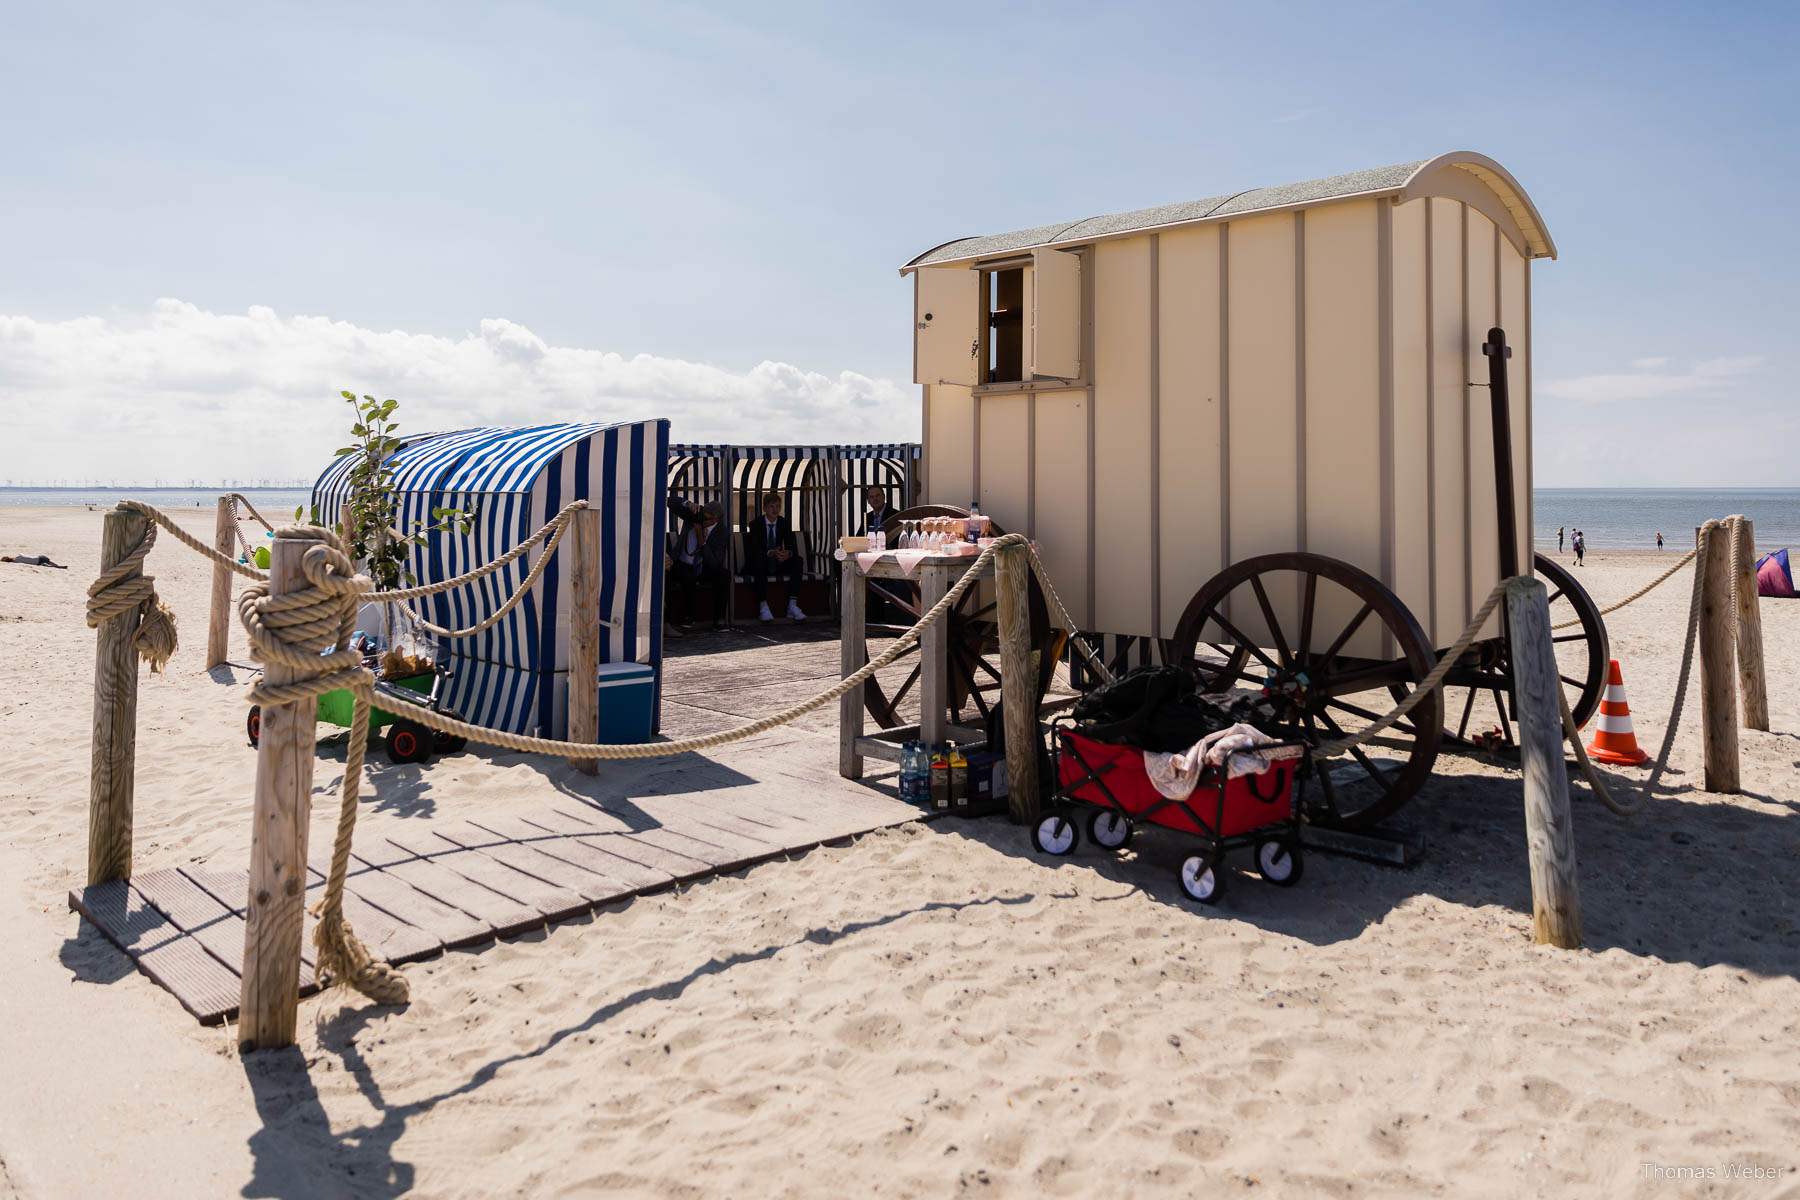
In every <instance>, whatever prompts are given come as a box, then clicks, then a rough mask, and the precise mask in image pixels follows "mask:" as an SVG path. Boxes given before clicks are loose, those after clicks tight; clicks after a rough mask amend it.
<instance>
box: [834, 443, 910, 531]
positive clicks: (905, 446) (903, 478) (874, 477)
mask: <svg viewBox="0 0 1800 1200" xmlns="http://www.w3.org/2000/svg"><path fill="white" fill-rule="evenodd" d="M919 449H920V447H919V444H918V443H917V442H896V443H893V444H890V445H879V446H839V447H837V478H838V513H837V519H838V527H837V528H838V535H839V536H843V535H844V534H853V533H856V532H857V531H858V530H860V529H861V528H862V526H863V512H864V508H865V505H864V504H863V493H864V492H865V491H866V490H867V489H868V488H871V487H875V486H877V485H879V486H880V487H881V488H882V489H883V490H885V491H886V492H887V498H888V503H889V504H891V505H893V506H894V507H895V508H897V509H905V508H911V507H912V506H913V494H914V492H915V491H917V481H918V477H919Z"/></svg>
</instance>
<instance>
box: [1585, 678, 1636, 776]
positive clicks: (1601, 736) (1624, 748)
mask: <svg viewBox="0 0 1800 1200" xmlns="http://www.w3.org/2000/svg"><path fill="white" fill-rule="evenodd" d="M1588 757H1589V758H1592V759H1595V760H1597V761H1599V762H1603V763H1618V764H1620V765H1621V766H1627V767H1637V766H1642V765H1643V764H1644V763H1646V762H1649V761H1650V756H1649V755H1648V754H1645V753H1644V752H1643V751H1642V750H1640V749H1638V744H1637V734H1635V733H1633V732H1632V731H1631V705H1629V704H1627V703H1626V702H1625V680H1624V679H1623V678H1622V677H1621V676H1620V674H1619V660H1618V659H1616V658H1615V659H1613V660H1612V665H1611V666H1610V667H1609V668H1608V669H1607V672H1606V694H1605V695H1603V696H1601V697H1600V724H1599V725H1598V726H1596V727H1595V730H1594V744H1593V745H1591V746H1589V747H1588Z"/></svg>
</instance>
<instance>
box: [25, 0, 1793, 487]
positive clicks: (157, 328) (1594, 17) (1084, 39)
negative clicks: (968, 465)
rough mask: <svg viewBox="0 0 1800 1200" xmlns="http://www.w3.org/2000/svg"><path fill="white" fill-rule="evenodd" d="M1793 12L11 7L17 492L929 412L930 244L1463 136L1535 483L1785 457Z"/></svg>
mask: <svg viewBox="0 0 1800 1200" xmlns="http://www.w3.org/2000/svg"><path fill="white" fill-rule="evenodd" d="M1794 11H1795V10H1794V9H1793V8H1792V7H1787V6H1773V5H1771V6H1757V5H1734V6H1731V7H1730V8H1729V9H1724V10H1713V11H1708V10H1703V9H1700V8H1699V7H1697V6H1696V7H1694V8H1691V9H1690V8H1678V7H1672V6H1665V5H1636V6H1629V7H1627V6H1595V5H1590V6H1571V5H1542V6H1533V5H1512V6H1507V7H1505V8H1504V9H1503V10H1499V13H1498V15H1496V10H1494V9H1492V8H1488V7H1484V6H1472V5H1449V4H1438V5H1430V6H1423V5H1355V6H1349V5H1339V4H1330V5H1325V4H1322V5H1284V6H1273V5H1265V6H1246V5H1241V4H1232V5H1219V6H1212V5H1198V4H1189V5H1170V6H1157V5H1143V6H1131V5H1106V6H1097V5H1091V4H1090V5H1082V6H1059V5H1049V6H1031V7H1012V6H1003V5H997V4H987V5H968V4H962V5H933V4H909V5H887V6H880V7H875V6H860V5H845V4H817V5H814V4H769V5H761V6H750V5H732V6H723V5H720V6H709V5H655V6H651V5H619V6H614V5H604V4H585V5H551V4H507V5H498V4H496V5H463V4H446V3H433V4H416V5H408V4H382V5H357V6H351V5H329V4H309V5H304V6H302V5H286V6H273V5H228V4H209V5H201V4H167V5H162V6H158V7H156V8H150V7H147V6H137V5H117V6H107V5H92V6H86V5H84V6H75V5H36V6H23V5H18V6H12V7H11V8H10V10H9V13H8V18H7V24H8V28H9V36H8V37H7V38H6V39H5V41H4V42H3V43H0V104H4V109H5V111H6V112H7V113H8V114H9V117H10V119H9V121H8V123H7V125H8V134H7V143H6V144H7V149H6V154H5V159H4V162H5V166H4V168H0V169H3V170H4V192H3V193H0V194H3V195H4V196H5V197H6V203H5V205H4V217H3V218H0V264H4V269H0V409H3V410H4V412H5V415H6V417H7V418H8V424H12V425H14V426H15V428H18V429H21V430H23V432H24V434H25V435H26V436H24V437H17V438H10V439H6V442H7V444H6V445H4V446H0V480H3V479H9V478H10V479H14V480H17V481H20V482H25V481H34V482H43V481H48V480H52V479H56V478H67V477H77V476H79V477H92V478H122V479H129V478H142V477H145V473H144V472H142V471H139V470H137V469H136V468H137V465H138V464H139V463H140V462H141V458H142V456H144V455H146V454H154V455H156V456H158V458H159V461H162V462H164V463H165V464H169V465H170V469H168V470H161V471H157V472H156V474H158V475H161V476H163V477H165V478H188V477H192V478H198V479H208V478H216V477H219V476H223V475H242V474H264V473H265V472H262V471H256V472H252V471H248V470H245V469H243V466H244V464H243V462H242V461H241V460H243V459H244V458H246V457H249V458H258V459H260V460H262V461H264V462H266V463H268V464H270V466H271V468H272V469H271V470H270V471H268V472H266V473H268V474H276V475H282V474H291V475H295V476H310V475H311V474H312V473H313V472H314V470H315V469H316V464H317V462H318V460H319V458H320V456H321V455H325V454H328V453H329V451H330V449H331V448H332V447H333V445H334V444H335V442H334V440H333V438H334V435H333V434H332V433H331V432H330V431H331V429H332V428H334V427H335V425H336V424H337V423H338V415H339V414H338V412H337V411H336V409H335V408H334V407H333V406H332V401H331V397H332V396H333V395H334V394H335V391H336V388H337V387H339V386H350V387H356V388H358V389H362V390H372V391H378V392H380V393H382V394H386V395H396V396H400V397H401V398H402V399H403V401H404V402H405V405H406V407H405V409H404V410H403V412H405V413H407V414H409V415H411V416H412V418H413V419H412V420H411V422H410V424H412V425H413V426H415V427H418V426H425V425H443V424H460V423H467V422H468V421H469V420H473V419H482V420H532V419H545V418H555V417H557V416H561V415H571V416H588V415H590V414H591V412H592V411H594V410H596V409H599V410H604V411H616V412H618V413H619V415H621V416H640V415H651V414H658V413H664V414H669V415H673V416H675V417H676V420H677V423H678V424H677V431H676V432H677V436H679V437H693V438H701V437H714V436H756V435H760V436H761V437H763V438H766V439H771V440H773V439H775V438H783V437H809V438H810V437H820V436H828V435H829V431H831V430H841V431H842V434H841V440H864V439H865V438H867V437H871V436H884V437H885V436H916V434H917V391H916V389H915V388H913V387H912V385H911V383H910V381H909V369H910V343H909V341H908V330H909V318H910V289H909V287H908V286H907V285H906V284H905V283H904V282H903V281H902V280H901V279H900V278H899V277H898V276H897V274H896V273H895V268H896V267H897V266H898V265H899V264H900V263H902V262H904V261H905V260H906V259H908V258H910V257H911V256H912V255H913V254H915V253H917V252H918V251H920V250H922V249H924V248H926V247H927V246H930V245H933V244H935V243H937V242H941V241H944V240H946V239H948V238H951V237H955V236H960V235H966V234H974V233H984V232H994V231H998V230H1004V229H1013V228H1020V227H1025V226H1030V225H1036V224H1040V223H1046V222H1050V221H1057V220H1072V219H1075V218H1077V217H1081V216H1084V215H1089V214H1094V213H1104V212H1116V211H1122V210H1126V209H1132V208H1138V207H1143V206H1146V205H1151V204H1158V203H1166V202H1170V201H1176V200H1185V199H1192V198H1196V197H1200V196H1206V195H1213V194H1217V193H1221V192H1228V191H1234V190H1238V189H1241V188H1247V187H1253V186H1260V185H1265V184H1274V183H1284V182H1290V181H1293V180H1298V179H1306V178H1312V177H1315V176H1320V175H1328V174H1333V173H1336V172H1339V171H1347V170H1355V169H1359V168H1363V167H1369V166H1376V165H1382V164H1386V163H1392V162H1401V161H1406V160H1410V159H1416V158H1424V157H1428V156H1430V155H1433V154H1436V153H1440V152H1442V151H1446V150H1452V149H1474V150H1478V151H1481V152H1483V153H1486V154H1489V155H1491V156H1493V157H1494V158H1496V159H1498V160H1499V161H1500V162H1502V163H1504V164H1505V165H1506V166H1507V167H1509V168H1510V169H1511V170H1512V172H1513V173H1514V174H1515V175H1516V176H1517V177H1518V178H1519V179H1520V181H1521V182H1522V183H1523V184H1524V185H1525V187H1526V188H1527V189H1528V190H1529V191H1530V193H1531V195H1532V197H1533V198H1534V199H1535V200H1536V202H1537V205H1538V207H1539V209H1540V210H1541V212H1542V213H1543V214H1544V218H1545V220H1546V222H1547V224H1548V225H1549V227H1550V229H1551V232H1552V234H1553V235H1554V236H1555V238H1556V241H1557V245H1558V248H1559V250H1560V251H1561V254H1562V258H1561V260H1560V261H1557V262H1549V263H1540V264H1539V265H1538V266H1537V267H1536V268H1535V271H1536V276H1535V279H1534V317H1535V322H1536V338H1537V342H1536V354H1537V360H1536V371H1537V384H1538V406H1537V412H1536V431H1537V446H1536V448H1535V449H1536V456H1537V458H1536V461H1537V475H1538V480H1539V482H1540V483H1543V484H1548V485H1566V486H1579V485H1597V486H1598V485H1650V486H1654V485H1657V484H1692V485H1704V484H1730V483H1736V482H1741V483H1746V484H1792V483H1794V482H1796V476H1795V473H1794V472H1793V471H1792V469H1791V468H1790V466H1789V464H1790V463H1791V462H1792V459H1793V454H1792V446H1793V445H1794V444H1795V440H1796V437H1800V419H1797V418H1796V417H1795V415H1794V405H1793V400H1794V395H1793V386H1792V384H1791V383H1790V382H1789V381H1788V380H1789V377H1790V376H1791V371H1789V370H1788V369H1787V368H1788V363H1787V361H1786V352H1785V351H1784V350H1783V349H1782V348H1783V347H1784V346H1788V345H1790V344H1791V342H1792V341H1793V335H1792V332H1791V330H1792V328H1793V326H1794V323H1795V321H1794V319H1795V317H1796V315H1800V314H1797V313H1796V306H1795V304H1794V303H1793V300H1792V295H1793V284H1792V278H1793V274H1794V270H1793V268H1794V262H1795V253H1794V248H1793V243H1792V241H1791V240H1790V235H1789V232H1788V231H1789V229H1790V228H1791V226H1792V220H1791V218H1790V217H1789V215H1788V213H1787V212H1786V211H1785V210H1786V206H1787V202H1788V198H1789V197H1791V196H1793V195H1794V194H1796V190H1797V189H1796V183H1797V182H1800V180H1796V174H1797V170H1796V150H1795V147H1796V145H1797V144H1800V139H1796V138H1795V136H1794V134H1793V132H1792V129H1791V125H1790V122H1791V109H1792V80H1793V78H1794V67H1793V64H1792V61H1791V52H1792V48H1793V46H1794V45H1795V44H1796V39H1795V34H1796V32H1797V30H1796V25H1797V24H1800V21H1797V20H1796V18H1795V16H1794ZM533 364H535V366H533ZM523 367H532V369H533V370H534V372H535V374H536V375H537V376H542V378H539V379H537V381H536V382H535V383H534V384H532V385H531V386H529V387H526V386H514V385H513V384H511V383H509V380H510V379H511V378H512V377H511V376H509V375H508V374H507V372H508V371H515V372H516V371H518V370H520V369H522V368H523ZM315 396H316V397H317V398H318V399H317V401H316V402H314V401H313V400H312V399H311V398H312V397H315ZM272 410H273V411H279V412H281V413H282V414H283V415H284V416H285V415H292V416H293V418H294V419H295V420H298V421H299V422H300V424H301V426H302V431H301V432H300V433H298V434H296V435H295V436H292V437H288V438H284V439H281V440H280V441H279V442H278V443H275V442H271V440H270V439H269V438H268V436H267V434H266V429H267V422H268V418H269V416H270V413H271V411H272ZM71 426H73V428H71ZM752 431H755V432H754V433H753V432H752ZM1750 431H1764V433H1765V435H1764V436H1753V435H1751V433H1750ZM197 432H200V433H203V434H204V436H203V437H199V438H196V436H195V434H196V433H197ZM315 443H316V444H315ZM209 454H210V455H213V456H214V457H213V458H209V457H208V455H209ZM222 456H228V457H230V458H231V459H232V462H231V463H230V465H229V466H224V465H217V463H216V460H217V458H218V457H222ZM285 464H291V465H285ZM284 465H285V466H284ZM275 467H283V469H273V468H275Z"/></svg>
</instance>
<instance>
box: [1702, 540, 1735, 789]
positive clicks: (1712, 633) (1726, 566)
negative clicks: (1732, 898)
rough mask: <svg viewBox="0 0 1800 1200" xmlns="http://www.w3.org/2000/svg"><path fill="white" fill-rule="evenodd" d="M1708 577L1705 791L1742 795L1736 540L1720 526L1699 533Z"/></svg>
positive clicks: (1704, 613) (1704, 622)
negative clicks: (1734, 659) (1733, 632)
mask: <svg viewBox="0 0 1800 1200" xmlns="http://www.w3.org/2000/svg"><path fill="white" fill-rule="evenodd" d="M1700 539H1701V544H1702V546H1704V550H1703V552H1702V553H1703V555H1704V557H1705V559H1706V576H1705V578H1704V579H1703V580H1702V581H1701V585H1700V586H1701V592H1700V741H1701V747H1702V749H1703V751H1704V754H1705V759H1706V790H1707V791H1709V792H1722V793H1725V794H1727V795H1734V794H1736V792H1737V791H1738V726H1737V678H1736V672H1735V671H1734V670H1733V664H1732V657H1733V654H1732V636H1731V623H1732V614H1733V609H1732V604H1731V572H1732V563H1731V535H1730V533H1729V532H1728V531H1727V529H1726V527H1725V526H1723V525H1721V524H1719V523H1718V522H1717V521H1708V522H1707V523H1706V524H1705V525H1704V526H1702V527H1701V529H1700Z"/></svg>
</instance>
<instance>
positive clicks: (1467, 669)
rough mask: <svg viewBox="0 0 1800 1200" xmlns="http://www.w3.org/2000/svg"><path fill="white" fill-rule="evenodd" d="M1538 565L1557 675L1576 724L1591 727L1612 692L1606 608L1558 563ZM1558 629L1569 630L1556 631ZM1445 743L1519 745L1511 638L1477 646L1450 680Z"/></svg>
mask: <svg viewBox="0 0 1800 1200" xmlns="http://www.w3.org/2000/svg"><path fill="white" fill-rule="evenodd" d="M1533 566H1534V567H1535V569H1536V573H1537V576H1538V578H1540V579H1541V580H1543V582H1544V586H1545V587H1546V588H1547V589H1549V593H1550V624H1551V626H1552V629H1551V631H1550V637H1551V640H1552V642H1553V643H1554V644H1555V647H1556V671H1557V674H1558V675H1559V676H1560V677H1561V679H1562V687H1563V695H1564V696H1565V697H1566V698H1567V699H1568V701H1569V711H1570V712H1571V713H1572V714H1574V717H1575V724H1576V725H1577V726H1578V727H1579V726H1582V725H1585V724H1587V722H1588V719H1589V718H1590V717H1592V716H1593V715H1594V710H1595V709H1596V708H1598V707H1599V706H1600V697H1601V695H1602V693H1604V692H1605V690H1606V665H1607V662H1608V657H1609V655H1610V654H1611V650H1610V647H1609V646H1608V644H1607V640H1606V622H1605V621H1603V620H1602V619H1601V617H1600V608H1599V606H1598V605H1596V604H1595V603H1594V601H1593V598H1592V597H1590V596H1589V595H1588V594H1587V591H1586V589H1584V588H1583V587H1582V586H1581V584H1579V583H1577V582H1576V581H1575V577H1574V576H1573V575H1571V574H1569V572H1568V570H1567V569H1566V568H1564V567H1563V566H1562V565H1561V564H1559V563H1558V562H1556V560H1555V559H1552V558H1546V557H1545V556H1544V555H1542V554H1540V555H1538V556H1537V557H1536V559H1535V561H1534V564H1533ZM1557 625H1566V626H1567V628H1563V629H1556V628H1554V627H1555V626H1557ZM1443 690H1444V721H1445V728H1444V740H1445V742H1446V743H1447V744H1448V745H1451V746H1459V747H1469V748H1493V747H1496V746H1512V745H1515V744H1516V740H1515V734H1514V729H1513V722H1514V720H1515V719H1516V717H1515V714H1514V710H1513V705H1512V653H1511V646H1510V644H1509V642H1508V640H1507V637H1505V636H1502V637H1497V638H1489V639H1487V640H1486V641H1481V642H1476V643H1475V644H1474V645H1472V646H1470V647H1469V649H1468V650H1467V651H1465V652H1464V654H1463V656H1462V660H1461V661H1460V662H1459V663H1458V664H1457V665H1456V666H1455V667H1453V668H1452V669H1451V671H1450V673H1449V674H1448V675H1446V676H1445V677H1444V689H1443Z"/></svg>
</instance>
